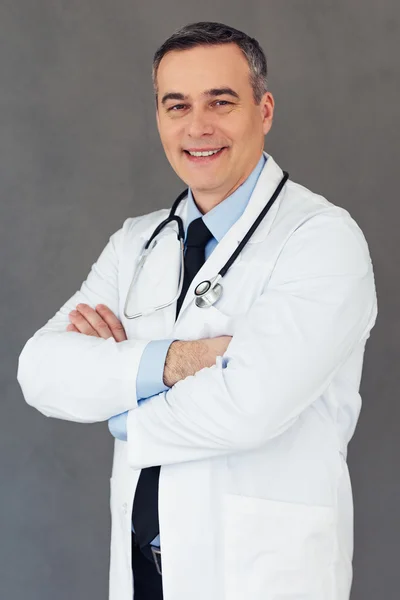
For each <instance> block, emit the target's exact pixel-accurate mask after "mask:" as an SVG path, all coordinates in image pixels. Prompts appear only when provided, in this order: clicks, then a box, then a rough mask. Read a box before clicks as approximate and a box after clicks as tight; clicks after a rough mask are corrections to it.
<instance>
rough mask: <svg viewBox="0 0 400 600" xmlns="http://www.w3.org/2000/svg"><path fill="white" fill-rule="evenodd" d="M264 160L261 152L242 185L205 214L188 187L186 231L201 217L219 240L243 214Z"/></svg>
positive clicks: (265, 159)
mask: <svg viewBox="0 0 400 600" xmlns="http://www.w3.org/2000/svg"><path fill="white" fill-rule="evenodd" d="M266 161H267V158H266V157H265V155H264V153H263V154H262V155H261V157H260V160H259V161H258V163H257V165H256V166H255V168H254V169H253V171H252V172H251V173H250V175H249V176H248V178H247V179H246V180H245V181H244V182H243V183H242V185H240V186H239V187H238V188H237V190H235V191H234V192H233V194H231V195H230V196H228V197H227V198H225V200H223V201H222V202H220V203H219V204H217V206H214V208H212V209H211V210H210V211H208V212H207V213H206V214H205V215H203V214H202V213H201V212H200V211H199V209H198V208H197V205H196V203H195V201H194V198H193V195H192V190H191V189H190V188H189V191H188V210H187V223H186V231H187V228H188V227H189V225H190V223H191V222H192V221H193V220H194V219H197V218H199V217H202V219H203V221H204V223H205V224H206V225H207V227H208V229H209V230H210V231H211V233H212V235H213V237H214V238H215V239H216V240H217V242H219V241H220V240H221V239H222V238H223V237H224V235H225V234H226V233H227V231H229V229H230V228H231V227H232V225H233V224H234V223H236V221H237V220H238V219H239V217H240V216H241V215H242V214H243V212H244V210H245V208H246V206H247V203H248V201H249V200H250V197H251V195H252V193H253V190H254V188H255V186H256V183H257V180H258V178H259V176H260V173H261V171H262V170H263V168H264V165H265V163H266Z"/></svg>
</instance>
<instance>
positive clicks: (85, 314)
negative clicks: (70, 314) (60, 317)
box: [74, 304, 112, 340]
mask: <svg viewBox="0 0 400 600" xmlns="http://www.w3.org/2000/svg"><path fill="white" fill-rule="evenodd" d="M76 312H77V313H78V314H79V315H81V317H82V318H83V319H85V320H86V322H87V324H88V326H89V327H90V328H91V329H92V330H93V331H94V333H88V334H87V335H96V336H97V337H101V338H103V339H105V340H107V339H108V338H110V337H112V333H111V330H110V328H109V327H108V325H107V323H106V322H105V321H104V320H103V319H102V317H101V316H100V315H99V314H98V313H97V312H96V311H95V310H94V308H92V307H91V306H89V305H88V304H78V305H77V307H76ZM74 325H76V323H74Z"/></svg>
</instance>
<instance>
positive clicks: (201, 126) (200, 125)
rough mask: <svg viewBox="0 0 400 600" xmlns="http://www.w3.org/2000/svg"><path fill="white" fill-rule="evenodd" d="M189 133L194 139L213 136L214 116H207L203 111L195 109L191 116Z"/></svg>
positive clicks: (188, 127)
mask: <svg viewBox="0 0 400 600" xmlns="http://www.w3.org/2000/svg"><path fill="white" fill-rule="evenodd" d="M187 133H188V135H189V137H191V138H193V139H196V138H200V137H202V136H203V135H211V134H213V133H214V125H213V123H212V115H210V114H207V113H206V111H204V110H202V109H197V110H196V109H193V110H192V112H191V114H190V116H189V121H188V125H187Z"/></svg>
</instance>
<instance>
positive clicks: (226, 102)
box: [215, 100, 232, 106]
mask: <svg viewBox="0 0 400 600" xmlns="http://www.w3.org/2000/svg"><path fill="white" fill-rule="evenodd" d="M220 102H223V103H224V104H223V105H222V106H225V105H226V104H232V102H228V100H216V101H215V104H217V103H220Z"/></svg>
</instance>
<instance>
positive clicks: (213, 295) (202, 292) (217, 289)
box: [194, 274, 222, 308]
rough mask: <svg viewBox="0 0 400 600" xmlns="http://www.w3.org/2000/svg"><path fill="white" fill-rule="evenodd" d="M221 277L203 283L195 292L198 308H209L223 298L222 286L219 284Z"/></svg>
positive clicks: (217, 276)
mask: <svg viewBox="0 0 400 600" xmlns="http://www.w3.org/2000/svg"><path fill="white" fill-rule="evenodd" d="M220 279H221V275H219V274H218V275H216V276H215V277H213V279H211V280H208V279H207V280H206V281H202V282H201V283H199V284H198V285H197V286H196V287H195V290H194V297H195V304H196V306H197V307H198V308H208V307H209V306H212V305H213V304H215V303H216V302H217V300H219V298H221V295H222V285H221V284H220V283H218V282H219V280H220Z"/></svg>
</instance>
